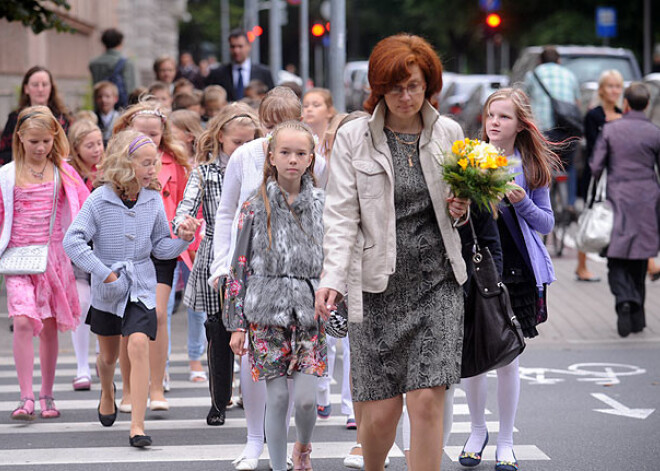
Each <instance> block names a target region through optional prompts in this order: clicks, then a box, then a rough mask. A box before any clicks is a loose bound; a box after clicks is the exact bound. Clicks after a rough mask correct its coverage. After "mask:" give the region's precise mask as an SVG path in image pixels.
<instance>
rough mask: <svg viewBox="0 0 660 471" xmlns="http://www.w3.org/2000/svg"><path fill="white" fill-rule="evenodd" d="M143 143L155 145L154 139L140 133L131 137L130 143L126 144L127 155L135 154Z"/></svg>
mask: <svg viewBox="0 0 660 471" xmlns="http://www.w3.org/2000/svg"><path fill="white" fill-rule="evenodd" d="M145 144H153V145H154V146H155V145H156V144H155V143H154V141H152V140H151V139H150V138H149V137H148V136H145V135H144V134H140V135H139V136H138V137H136V138H135V139H133V141H132V142H131V144H130V145H129V146H128V155H129V157H130V156H132V155H133V154H135V152H136V151H137V150H138V149H139V148H140V147H142V146H143V145H145Z"/></svg>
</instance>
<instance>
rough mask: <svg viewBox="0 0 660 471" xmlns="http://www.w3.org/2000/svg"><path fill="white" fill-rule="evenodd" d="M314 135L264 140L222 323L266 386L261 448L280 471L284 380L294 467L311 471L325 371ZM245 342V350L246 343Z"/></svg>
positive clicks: (293, 133) (296, 132) (283, 128)
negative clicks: (291, 413) (317, 297)
mask: <svg viewBox="0 0 660 471" xmlns="http://www.w3.org/2000/svg"><path fill="white" fill-rule="evenodd" d="M313 165H314V137H313V135H312V133H311V131H310V130H309V128H308V127H307V126H305V125H304V124H301V123H299V122H297V121H287V122H285V123H282V124H280V125H278V126H276V127H275V129H274V130H273V133H272V135H271V137H270V139H269V142H268V149H267V159H266V161H265V162H264V179H263V183H262V185H261V188H260V189H259V190H258V192H257V193H256V195H255V196H254V197H252V198H251V199H250V200H248V201H247V202H246V203H245V204H244V205H243V208H242V209H241V213H240V216H239V221H238V236H237V242H236V250H235V252H234V254H233V259H232V263H231V267H230V271H229V276H228V279H227V286H226V290H225V307H224V313H223V321H224V323H225V326H226V328H227V330H229V331H232V336H231V341H230V345H231V348H232V350H233V351H234V353H235V354H236V355H244V354H245V353H249V358H250V366H251V368H252V377H253V379H254V380H255V381H257V380H260V379H263V380H265V381H266V391H267V392H266V394H267V398H266V442H267V443H268V451H269V454H270V457H271V463H272V468H273V470H275V471H284V470H286V469H287V444H286V436H287V433H286V431H287V427H286V417H287V408H288V404H289V390H288V388H287V377H289V376H290V377H292V378H293V382H294V396H295V398H294V402H295V417H296V433H297V435H298V440H297V441H296V443H295V445H294V448H293V463H294V469H296V470H306V469H312V466H311V460H310V453H311V450H312V446H311V437H312V431H313V429H314V424H315V422H316V407H315V405H316V397H315V393H316V385H317V381H318V378H319V377H321V376H323V374H324V372H325V369H326V343H325V327H324V321H323V320H320V319H317V318H316V317H315V315H314V292H315V289H316V286H317V284H318V280H319V276H320V275H321V269H322V264H323V249H322V241H323V220H322V216H323V191H322V190H319V189H317V188H314V175H313V171H312V168H313ZM246 335H247V336H248V344H247V347H246V346H245V337H246Z"/></svg>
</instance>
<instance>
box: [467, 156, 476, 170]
mask: <svg viewBox="0 0 660 471" xmlns="http://www.w3.org/2000/svg"><path fill="white" fill-rule="evenodd" d="M468 159H469V160H470V165H471V166H473V167H474V166H475V165H474V153H470V154H469V155H468Z"/></svg>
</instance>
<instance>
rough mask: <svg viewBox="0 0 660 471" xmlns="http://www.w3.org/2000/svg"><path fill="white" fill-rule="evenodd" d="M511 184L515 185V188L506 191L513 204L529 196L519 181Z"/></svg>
mask: <svg viewBox="0 0 660 471" xmlns="http://www.w3.org/2000/svg"><path fill="white" fill-rule="evenodd" d="M511 186H515V188H514V189H513V190H509V191H507V192H506V197H507V198H509V201H510V202H511V204H515V203H517V202H518V201H522V200H523V199H524V198H525V196H527V193H526V192H525V190H523V189H522V187H520V186H519V185H518V184H517V183H514V182H511Z"/></svg>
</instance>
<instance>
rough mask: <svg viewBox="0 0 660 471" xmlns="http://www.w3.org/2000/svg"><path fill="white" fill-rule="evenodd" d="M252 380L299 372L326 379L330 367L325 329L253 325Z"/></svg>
mask: <svg viewBox="0 0 660 471" xmlns="http://www.w3.org/2000/svg"><path fill="white" fill-rule="evenodd" d="M248 336H249V347H248V348H249V351H250V364H251V365H252V379H253V380H254V381H258V380H260V379H271V378H277V377H279V376H284V375H287V376H291V375H292V374H293V373H295V372H299V373H304V374H309V375H314V376H323V375H324V374H325V371H326V367H327V361H328V359H327V348H326V339H325V326H324V325H323V324H321V326H320V327H318V328H313V329H303V328H301V327H300V326H297V325H293V326H291V327H279V326H260V325H257V324H254V323H252V324H250V329H249V331H248Z"/></svg>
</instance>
